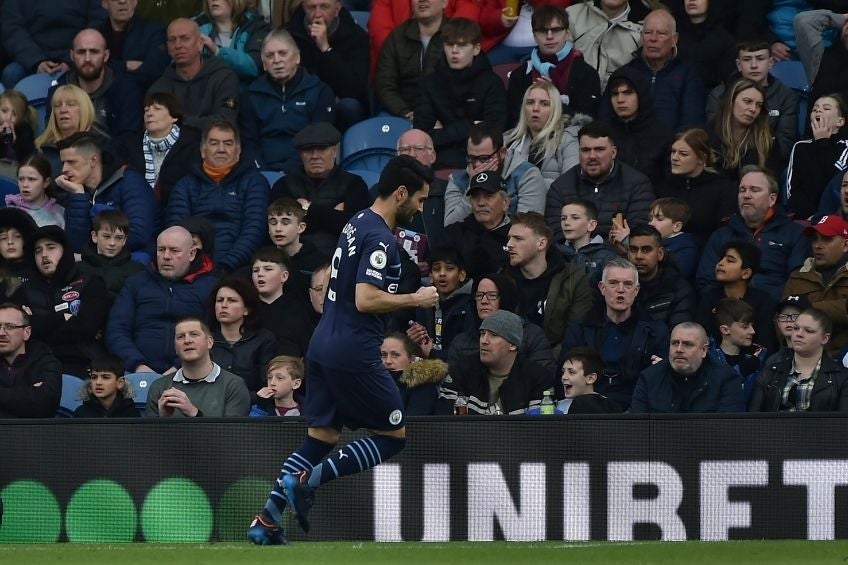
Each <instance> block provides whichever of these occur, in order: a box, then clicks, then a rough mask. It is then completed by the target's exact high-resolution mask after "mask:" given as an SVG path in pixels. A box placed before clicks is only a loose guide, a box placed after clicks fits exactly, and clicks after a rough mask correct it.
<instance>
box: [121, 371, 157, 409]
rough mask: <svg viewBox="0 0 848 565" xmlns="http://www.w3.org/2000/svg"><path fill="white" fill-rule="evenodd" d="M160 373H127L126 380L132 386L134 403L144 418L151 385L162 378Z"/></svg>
mask: <svg viewBox="0 0 848 565" xmlns="http://www.w3.org/2000/svg"><path fill="white" fill-rule="evenodd" d="M161 376H162V375H160V374H159V373H127V374H126V375H124V378H125V379H126V380H127V382H129V383H130V384H131V385H132V390H133V402H135V408H136V410H138V412H139V414H141V415H142V416H144V412H145V410H146V408H147V391H149V390H150V385H151V384H153V381H155V380H156V379H158V378H160V377H161Z"/></svg>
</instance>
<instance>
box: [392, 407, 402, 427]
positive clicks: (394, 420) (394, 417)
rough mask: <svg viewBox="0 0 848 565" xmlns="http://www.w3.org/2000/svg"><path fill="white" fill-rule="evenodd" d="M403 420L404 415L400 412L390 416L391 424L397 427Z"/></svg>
mask: <svg viewBox="0 0 848 565" xmlns="http://www.w3.org/2000/svg"><path fill="white" fill-rule="evenodd" d="M401 420H403V413H402V412H401V411H400V410H394V411H393V412H392V413H391V414H389V423H390V424H391V425H393V426H397V425H398V424H400V421H401Z"/></svg>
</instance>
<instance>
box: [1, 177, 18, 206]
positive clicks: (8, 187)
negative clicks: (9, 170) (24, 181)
mask: <svg viewBox="0 0 848 565" xmlns="http://www.w3.org/2000/svg"><path fill="white" fill-rule="evenodd" d="M17 193H18V181H16V180H15V179H10V178H9V177H0V207H4V206H6V195H7V194H17Z"/></svg>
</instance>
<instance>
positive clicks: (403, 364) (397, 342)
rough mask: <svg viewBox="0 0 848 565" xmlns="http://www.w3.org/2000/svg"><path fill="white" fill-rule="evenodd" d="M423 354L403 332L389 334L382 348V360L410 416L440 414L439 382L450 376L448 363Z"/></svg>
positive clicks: (406, 412)
mask: <svg viewBox="0 0 848 565" xmlns="http://www.w3.org/2000/svg"><path fill="white" fill-rule="evenodd" d="M422 354H423V353H422V351H421V348H420V347H418V344H417V343H415V342H414V341H412V339H411V338H410V337H409V336H408V335H406V334H403V333H401V332H392V333H389V334H387V335H386V338H385V339H384V340H383V345H381V346H380V357H382V359H383V365H385V367H386V369H388V370H389V373H390V374H391V375H392V378H393V379H394V380H395V383H396V384H397V386H398V390H400V396H401V398H402V399H403V413H404V414H405V415H406V416H432V415H433V414H435V413H436V401H437V400H438V398H439V383H440V382H442V379H444V378H445V375H447V373H448V365H447V363H445V362H444V361H442V360H440V359H421V355H422Z"/></svg>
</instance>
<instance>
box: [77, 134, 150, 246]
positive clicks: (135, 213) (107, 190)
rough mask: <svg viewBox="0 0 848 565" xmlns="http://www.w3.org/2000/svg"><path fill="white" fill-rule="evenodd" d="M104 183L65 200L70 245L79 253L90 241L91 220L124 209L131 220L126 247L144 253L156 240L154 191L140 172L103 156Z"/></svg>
mask: <svg viewBox="0 0 848 565" xmlns="http://www.w3.org/2000/svg"><path fill="white" fill-rule="evenodd" d="M101 155H102V161H101V162H102V167H103V172H102V177H101V178H102V180H101V182H100V184H99V185H98V186H97V187H96V188H95V189H94V192H88V189H86V192H83V193H81V194H68V195H67V198H66V200H65V231H66V232H67V233H68V242H69V243H70V245H71V247H72V248H73V250H74V251H75V252H77V253H80V252H82V250H83V249H84V248H85V245H86V243H87V242H88V240H89V239H91V219H92V218H93V217H94V215H95V214H96V213H97V212H99V211H100V210H102V209H105V208H115V209H118V210H121V211H122V212H123V213H124V214H126V215H127V218H129V220H130V226H131V227H130V233H129V237H128V238H127V247H129V248H130V251H143V250H145V249H146V248H148V247H149V246H150V244H151V243H152V241H153V232H154V227H155V226H156V225H157V222H156V216H157V214H156V207H155V204H154V198H153V190H152V189H151V188H150V186H149V185H148V184H147V182H145V180H144V176H143V175H141V174H140V173H138V172H136V171H134V170H132V169H127V168H126V166H125V165H118V164H117V163H116V161H115V159H114V157H112V155H111V154H110V153H109V152H107V151H104V152H103V153H102V154H101Z"/></svg>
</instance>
